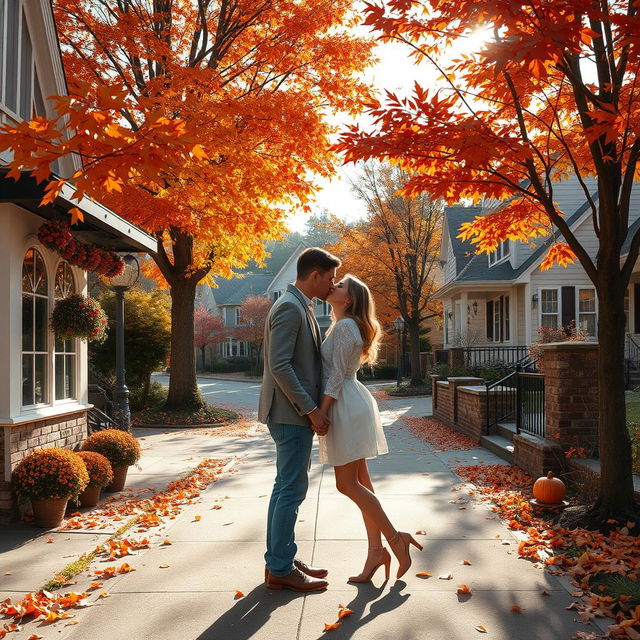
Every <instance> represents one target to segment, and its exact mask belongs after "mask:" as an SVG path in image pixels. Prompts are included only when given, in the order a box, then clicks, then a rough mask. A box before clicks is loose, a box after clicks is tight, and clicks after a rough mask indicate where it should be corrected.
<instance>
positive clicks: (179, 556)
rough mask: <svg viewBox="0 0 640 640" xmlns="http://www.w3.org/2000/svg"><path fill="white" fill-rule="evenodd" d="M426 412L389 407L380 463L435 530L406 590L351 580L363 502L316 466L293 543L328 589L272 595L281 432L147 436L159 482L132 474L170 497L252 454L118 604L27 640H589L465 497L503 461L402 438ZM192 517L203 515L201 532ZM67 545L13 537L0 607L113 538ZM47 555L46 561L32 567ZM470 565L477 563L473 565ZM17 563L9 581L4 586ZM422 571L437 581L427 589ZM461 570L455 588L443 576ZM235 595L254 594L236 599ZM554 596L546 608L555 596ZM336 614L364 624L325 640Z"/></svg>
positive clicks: (396, 505) (113, 590)
mask: <svg viewBox="0 0 640 640" xmlns="http://www.w3.org/2000/svg"><path fill="white" fill-rule="evenodd" d="M427 400H428V401H430V398H429V399H427ZM427 404H428V402H426V401H425V399H424V398H416V399H411V398H400V399H393V400H385V401H384V402H383V406H382V409H383V420H384V423H385V429H386V433H387V437H388V441H389V446H390V453H389V454H388V455H386V456H382V457H380V458H378V459H376V460H373V461H371V463H370V469H371V473H372V478H373V481H374V486H375V487H376V491H377V493H378V495H379V496H380V499H381V501H382V503H383V506H384V507H385V508H386V510H387V512H388V514H389V516H390V517H391V519H392V521H393V522H394V524H395V525H396V526H397V527H398V528H400V529H403V530H406V531H410V532H411V533H415V532H416V531H417V530H425V531H426V532H427V533H426V535H424V536H416V537H417V538H418V539H419V540H420V541H421V542H423V543H424V545H425V549H424V551H423V552H418V551H417V550H415V551H416V552H415V553H412V555H413V558H414V563H413V566H412V567H411V569H410V571H409V572H408V573H407V574H406V575H405V576H404V579H403V580H400V581H396V580H395V579H394V578H393V576H394V575H395V571H396V569H397V563H395V561H394V563H393V564H392V579H391V580H390V581H389V582H388V583H385V582H384V575H383V570H382V569H380V570H379V572H378V573H377V574H376V576H375V577H374V580H373V583H372V584H364V585H351V584H348V583H347V582H346V580H347V577H348V576H349V575H351V574H353V573H357V572H358V571H360V569H361V567H362V563H363V561H364V558H365V554H366V539H365V532H364V527H363V524H362V520H361V518H360V516H359V512H358V511H357V509H356V508H355V506H354V505H352V503H351V502H350V501H349V500H348V499H346V498H345V497H344V496H342V495H341V494H339V493H337V492H336V490H335V486H334V480H333V472H332V470H331V469H327V468H323V467H321V466H320V465H319V463H318V462H317V458H315V459H314V462H313V465H312V471H311V484H310V488H309V493H308V497H307V500H306V501H305V503H304V505H303V507H302V508H301V510H300V514H299V521H298V526H297V529H296V536H297V540H298V544H299V555H300V557H301V558H302V559H303V560H305V561H307V562H308V563H310V564H314V565H318V566H326V567H328V568H329V570H330V573H329V580H330V585H329V589H328V590H327V591H326V592H324V593H319V594H309V595H300V594H295V593H291V592H286V591H280V592H278V591H275V592H271V591H269V590H268V589H266V587H265V586H264V584H263V583H262V578H263V567H264V564H263V559H262V554H263V552H264V527H265V520H266V511H267V503H268V498H269V493H270V490H271V484H272V481H273V458H274V448H273V444H272V442H271V440H270V438H269V437H268V435H259V436H255V437H252V438H247V439H241V438H228V439H223V438H217V437H210V436H199V435H196V434H184V433H176V432H172V431H167V432H166V433H158V432H157V431H153V432H151V431H150V432H148V433H145V434H144V437H145V440H144V441H143V444H144V445H145V447H148V448H147V450H146V451H145V456H146V457H147V460H146V461H144V459H143V461H144V462H145V464H144V465H143V472H145V471H146V473H141V474H140V475H141V476H142V475H145V476H146V477H144V478H142V477H140V478H136V477H135V474H134V476H133V477H132V481H134V482H139V483H140V486H148V485H151V484H154V483H157V482H159V481H160V480H161V479H162V482H163V483H164V484H165V485H166V482H167V479H170V478H168V476H169V475H170V474H171V473H174V474H175V475H176V477H177V476H181V475H184V472H185V470H186V468H187V467H188V466H195V464H197V462H198V461H199V459H200V458H204V457H209V458H225V457H231V456H239V457H240V458H241V460H240V462H239V464H238V465H237V467H236V468H237V472H235V473H228V474H225V476H223V477H222V478H221V479H220V480H218V482H216V483H214V484H212V485H210V487H209V488H208V490H207V491H206V492H204V493H203V495H202V496H201V501H200V502H199V503H197V504H194V505H191V506H189V507H187V508H185V509H184V511H183V512H182V513H181V515H180V516H179V517H178V518H176V519H175V520H173V521H170V523H169V524H168V525H167V527H166V528H165V529H164V530H163V531H162V534H161V535H162V538H161V539H163V538H169V539H170V540H171V542H172V544H171V546H162V547H160V546H158V544H157V542H156V543H154V544H153V545H152V548H151V549H149V550H143V551H141V552H140V553H139V554H138V555H136V556H133V557H131V558H128V557H127V558H125V559H124V560H126V561H127V562H129V563H130V564H131V565H132V566H134V567H135V568H136V571H135V572H134V573H129V574H125V575H121V576H118V577H117V578H114V579H111V580H109V581H107V582H105V585H104V588H105V589H108V590H109V592H110V594H111V597H109V598H107V599H101V600H95V598H93V597H92V601H95V604H94V605H93V606H91V607H89V608H87V609H84V610H79V611H77V617H76V618H75V619H76V620H77V621H78V622H79V624H77V625H76V626H69V627H65V626H63V624H64V623H63V622H61V623H60V622H59V623H56V625H55V626H54V627H47V626H41V625H40V624H39V623H29V624H27V625H25V627H24V630H23V631H22V632H21V634H20V635H19V634H15V639H16V640H20V638H22V637H24V638H26V637H28V635H30V634H32V633H38V634H40V635H42V636H43V637H44V638H45V639H47V638H52V637H56V638H59V639H60V640H67V639H71V640H86V639H89V638H90V639H91V640H103V639H104V640H113V639H120V638H122V639H125V638H135V639H136V640H152V639H153V640H223V639H225V640H226V639H230V640H249V639H251V640H262V639H276V638H277V639H279V640H283V639H284V640H298V639H300V640H311V639H317V638H321V637H325V636H326V637H333V638H358V639H363V640H369V639H371V640H373V639H380V640H382V639H385V640H387V639H389V638H392V639H393V640H427V639H431V638H433V639H436V638H438V639H440V638H446V639H447V640H457V639H460V640H463V639H464V640H466V639H468V638H473V637H475V636H477V635H480V634H479V632H478V631H477V630H475V627H476V626H478V625H482V626H484V627H485V628H486V629H487V631H488V633H487V636H488V637H492V638H500V639H504V640H535V639H540V640H542V639H544V640H547V639H549V638H553V639H554V640H555V639H558V640H562V639H567V640H568V639H569V638H571V637H572V636H573V635H574V633H575V632H576V631H577V630H583V631H586V630H589V629H590V627H585V625H580V624H578V623H575V622H574V621H573V617H574V616H573V615H572V613H573V612H571V611H567V610H565V607H566V606H568V605H569V604H571V602H572V601H573V600H574V598H572V597H571V596H570V595H569V593H568V591H567V589H566V588H565V587H563V585H562V584H561V582H560V581H559V580H558V579H557V578H556V577H554V576H552V575H550V574H548V573H546V572H545V571H543V570H541V569H538V568H535V567H534V566H533V565H532V564H531V563H530V562H527V561H525V560H521V559H519V558H518V556H517V545H518V540H517V539H516V538H515V537H514V536H513V535H512V533H511V532H510V531H509V530H508V529H507V528H506V527H505V526H504V525H503V524H502V522H501V521H500V520H498V519H497V517H496V516H495V515H494V514H493V513H492V512H491V511H490V510H489V508H488V506H487V504H486V503H483V502H480V501H477V500H475V499H473V498H470V497H468V496H467V495H466V493H464V492H459V491H452V488H454V487H460V486H462V483H461V482H460V479H459V478H458V477H457V476H456V475H455V474H454V473H453V471H452V468H453V467H454V466H456V465H457V464H477V463H480V462H484V463H488V464H493V463H501V462H502V461H501V460H500V459H498V458H496V457H495V456H494V455H493V454H491V453H489V452H488V451H486V450H484V449H474V450H471V451H454V452H449V453H434V452H433V451H432V450H431V448H430V447H429V446H428V445H426V444H424V443H423V442H421V441H419V440H417V439H415V438H414V437H412V436H411V435H410V434H409V433H408V431H407V430H405V429H404V428H402V427H401V426H400V423H399V420H400V418H401V417H402V416H403V415H425V414H426V413H427V410H428V408H427ZM154 456H155V458H156V459H155V460H152V458H153V457H154ZM147 462H148V463H149V464H147ZM145 465H146V466H145ZM461 496H463V497H464V499H465V500H468V503H467V504H466V505H465V507H466V508H465V509H460V508H459V506H460V505H459V504H455V503H452V502H451V501H452V500H455V499H457V498H460V497H461ZM216 500H218V501H220V502H218V504H221V505H222V508H221V509H219V510H214V509H212V506H213V504H214V501H216ZM195 515H200V516H201V519H200V520H199V521H196V520H195V519H194V516H195ZM20 531H22V529H21V530H20ZM150 533H154V530H153V529H152V530H150ZM50 535H51V534H49V533H47V534H45V536H46V537H50ZM54 535H55V536H60V539H59V544H47V543H46V540H45V539H44V538H45V536H42V537H41V539H38V540H32V541H30V542H25V544H24V545H23V547H18V548H16V549H14V550H8V549H7V543H8V541H9V540H10V538H11V536H7V535H6V534H5V532H3V533H2V535H1V536H0V544H2V547H1V548H2V550H3V551H5V553H4V555H3V557H2V561H1V562H0V570H1V571H0V589H2V591H0V599H4V598H5V597H11V598H16V597H21V596H22V595H24V593H25V592H26V591H32V590H34V589H37V588H38V587H39V586H41V584H42V583H43V582H44V581H45V580H46V579H48V578H50V577H51V574H52V573H55V571H56V570H58V569H60V568H61V566H63V565H64V564H66V563H67V562H68V561H69V558H65V559H62V558H61V557H58V563H59V564H58V566H56V567H55V568H53V569H51V567H50V566H49V565H50V564H51V562H50V558H48V557H47V556H51V555H53V554H54V552H55V555H58V554H59V551H61V550H63V549H64V551H65V552H66V551H68V552H69V554H71V555H73V553H77V552H78V551H79V550H80V547H81V546H82V538H81V536H85V540H86V544H85V548H84V549H82V550H84V551H86V550H89V549H91V548H92V547H93V546H94V545H95V543H96V542H97V541H98V540H99V538H100V536H99V535H98V536H97V535H96V534H94V533H90V534H87V533H84V534H83V533H79V534H71V535H70V534H69V532H62V533H59V534H54ZM61 538H65V540H62V539H61ZM66 538H69V540H67V539H66ZM154 539H157V537H156V538H154ZM62 542H64V543H65V545H68V546H67V547H65V546H64V545H63V544H62ZM505 543H509V544H505ZM34 553H37V554H38V555H37V558H36V561H35V562H34V555H33V554H34ZM463 560H468V561H469V562H471V565H470V566H463V565H462V561H463ZM40 563H41V564H40ZM112 564H113V563H112ZM118 564H119V562H118ZM161 565H169V566H168V567H165V568H161ZM9 566H10V567H12V569H13V573H12V575H11V576H4V575H2V574H4V571H5V570H6V568H7V567H9ZM45 569H46V570H45ZM49 570H50V573H47V571H49ZM421 571H428V572H430V573H431V574H432V576H431V577H430V578H428V579H426V580H425V579H420V578H418V577H416V576H415V574H416V572H421ZM449 573H451V574H452V576H453V577H452V579H450V580H441V579H439V578H438V576H440V575H446V574H449ZM18 574H20V575H18ZM45 574H46V575H45ZM18 578H20V579H18ZM43 578H44V579H43ZM78 580H79V583H78V585H76V586H74V587H73V590H75V591H80V590H82V589H86V587H87V586H88V584H89V582H90V577H89V576H83V575H81V576H79V577H78ZM460 584H466V585H468V586H469V587H470V588H471V591H472V594H471V596H458V595H457V594H456V589H457V587H458V585H460ZM236 590H240V591H242V592H243V593H244V594H246V595H245V597H242V598H238V599H235V594H236ZM543 590H546V591H547V592H548V593H549V596H545V595H542V593H541V592H542V591H543ZM339 604H342V605H344V606H346V607H348V608H349V609H351V610H352V611H353V614H352V615H350V616H348V617H346V618H344V620H343V621H342V625H341V626H340V627H339V628H338V629H337V630H335V631H331V632H328V633H327V634H325V633H323V629H324V624H325V623H333V622H335V621H336V618H337V612H338V605H339ZM512 605H519V606H521V607H522V609H523V610H522V613H514V612H512V611H511V607H512Z"/></svg>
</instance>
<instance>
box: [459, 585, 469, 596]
mask: <svg viewBox="0 0 640 640" xmlns="http://www.w3.org/2000/svg"><path fill="white" fill-rule="evenodd" d="M456 593H457V594H459V595H461V596H465V595H471V589H469V587H468V586H467V585H466V584H461V585H460V586H459V587H458V590H457V591H456Z"/></svg>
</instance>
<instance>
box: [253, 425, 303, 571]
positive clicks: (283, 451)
mask: <svg viewBox="0 0 640 640" xmlns="http://www.w3.org/2000/svg"><path fill="white" fill-rule="evenodd" d="M267 426H268V427H269V432H270V433H271V437H272V438H273V441H274V442H275V443H276V479H275V482H274V484H273V491H272V492H271V500H270V501H269V513H268V516H267V551H266V553H265V554H264V560H265V562H266V565H267V567H268V568H269V571H270V572H271V573H272V574H273V575H274V576H279V577H282V576H286V575H287V574H289V573H291V571H293V560H294V558H295V557H296V551H297V550H298V547H297V546H296V542H295V535H294V531H293V530H294V527H295V525H296V520H297V519H298V507H299V506H300V504H301V503H302V501H303V500H304V499H305V497H306V495H307V489H308V487H309V468H310V466H311V446H312V444H313V431H312V430H311V429H310V428H309V427H302V426H299V425H293V424H280V423H275V422H270V423H269V424H268V425H267Z"/></svg>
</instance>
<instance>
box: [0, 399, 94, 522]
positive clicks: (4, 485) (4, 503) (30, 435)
mask: <svg viewBox="0 0 640 640" xmlns="http://www.w3.org/2000/svg"><path fill="white" fill-rule="evenodd" d="M0 434H4V430H3V429H2V428H0ZM86 437H87V412H86V411H78V412H76V413H69V414H66V415H64V416H56V417H55V418H48V419H46V420H38V421H36V422H25V423H23V424H18V425H15V426H13V427H12V428H11V436H10V441H9V442H8V443H4V438H3V444H4V445H5V446H8V447H9V455H10V460H11V469H12V470H13V469H15V467H16V465H17V464H18V462H20V460H22V458H24V457H25V456H26V455H28V454H29V453H31V452H32V451H33V450H34V449H41V448H44V447H63V448H65V449H73V450H76V449H78V448H79V446H80V444H81V443H82V442H83V441H84V440H85V439H86ZM5 446H3V448H2V449H1V451H5V450H6V449H5ZM15 508H16V505H15V502H14V499H13V496H12V494H11V486H10V483H9V482H0V520H5V521H6V520H7V519H8V518H9V517H10V516H11V515H15Z"/></svg>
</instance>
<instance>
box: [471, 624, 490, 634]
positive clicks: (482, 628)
mask: <svg viewBox="0 0 640 640" xmlns="http://www.w3.org/2000/svg"><path fill="white" fill-rule="evenodd" d="M474 629H475V630H476V631H479V632H480V633H487V630H486V628H485V627H483V626H482V625H481V624H479V625H478V626H477V627H474Z"/></svg>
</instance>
